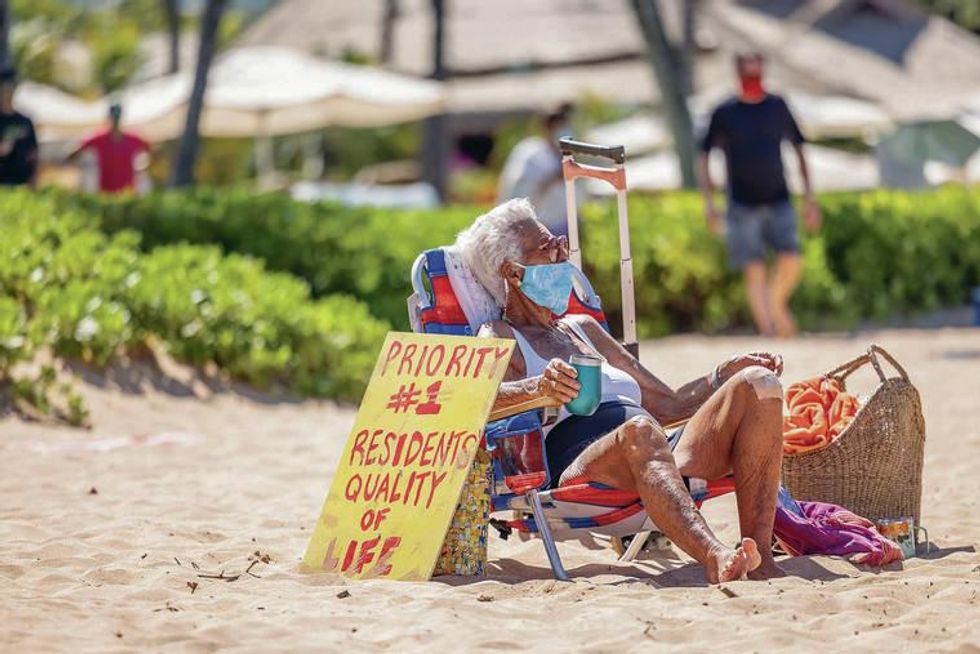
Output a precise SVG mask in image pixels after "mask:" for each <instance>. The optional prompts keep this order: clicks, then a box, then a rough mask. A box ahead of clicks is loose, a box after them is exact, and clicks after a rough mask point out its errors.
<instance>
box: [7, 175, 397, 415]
mask: <svg viewBox="0 0 980 654" xmlns="http://www.w3.org/2000/svg"><path fill="white" fill-rule="evenodd" d="M139 240H140V235H139V234H138V233H137V232H134V231H130V230H121V231H117V232H114V233H111V234H107V233H105V232H104V231H102V230H101V229H100V219H99V216H98V215H97V214H96V213H95V212H86V211H84V210H81V209H79V208H76V209H68V208H66V207H65V205H64V203H63V202H62V203H61V206H60V207H59V206H57V205H56V203H55V202H53V201H52V200H51V199H49V198H44V197H39V196H36V195H30V194H28V193H27V192H12V191H8V192H3V193H0V380H3V379H8V380H9V377H10V374H11V370H12V368H13V366H15V365H16V364H18V363H20V362H24V361H28V360H30V359H31V358H32V357H33V356H34V355H35V354H36V353H37V351H38V350H41V349H50V350H51V351H52V352H53V353H54V354H55V355H57V356H60V357H64V358H81V359H84V360H88V361H91V362H93V363H95V364H105V363H107V362H108V361H109V360H110V359H111V358H112V357H113V356H114V355H115V354H116V353H117V352H119V351H120V349H121V348H126V347H131V346H133V345H136V344H139V343H142V342H144V341H145V340H146V339H147V338H148V337H150V336H153V337H155V338H157V339H159V340H160V341H161V342H162V343H163V344H164V346H165V347H166V348H167V349H168V350H169V351H170V352H171V353H172V354H173V356H174V357H176V358H177V359H178V360H180V361H184V362H187V363H190V364H195V365H201V364H204V363H206V362H214V363H216V364H217V365H218V366H220V367H221V368H222V369H224V370H225V371H227V372H228V373H229V374H230V375H231V376H232V377H234V378H236V379H241V380H244V381H248V382H250V383H253V384H257V385H260V386H268V385H270V384H277V385H282V386H285V387H288V388H290V389H292V390H295V391H297V392H301V393H304V394H309V395H317V396H328V397H338V398H344V399H356V398H358V397H359V396H360V394H361V392H362V391H363V388H364V384H365V382H366V379H367V377H368V375H369V374H370V371H371V368H372V365H373V362H374V358H375V356H376V351H377V348H378V347H380V344H381V341H382V340H383V338H384V334H385V332H386V331H387V330H388V327H389V326H388V324H387V323H385V322H384V321H381V320H378V319H376V318H374V317H373V316H372V315H371V314H370V312H369V311H368V309H367V307H366V306H365V305H364V304H363V303H361V302H358V301H357V300H355V299H353V298H351V297H345V296H339V295H338V296H325V297H322V298H320V299H318V300H313V299H311V297H310V291H309V286H308V284H307V283H306V282H304V281H303V280H301V279H297V278H296V277H294V276H292V275H288V274H285V273H273V272H268V271H267V270H265V266H264V264H263V263H262V262H261V261H260V260H257V259H254V258H251V257H246V256H242V255H234V254H232V255H228V256H225V255H222V253H221V250H220V249H219V248H217V247H215V246H213V245H210V246H200V245H195V246H192V245H183V244H182V245H168V246H163V247H158V248H156V249H154V250H152V251H151V252H149V253H144V252H141V251H140V250H139V248H138V245H139Z"/></svg>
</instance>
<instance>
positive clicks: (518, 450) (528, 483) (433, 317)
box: [408, 139, 734, 580]
mask: <svg viewBox="0 0 980 654" xmlns="http://www.w3.org/2000/svg"><path fill="white" fill-rule="evenodd" d="M560 146H561V152H562V170H563V174H564V177H565V184H566V201H567V203H568V207H567V208H568V236H569V257H570V260H571V261H572V262H573V264H574V267H575V271H576V279H575V287H574V288H573V290H572V293H571V296H570V298H569V305H568V311H567V312H566V315H568V314H588V315H591V316H592V317H594V318H595V319H596V320H597V321H598V322H599V323H600V324H601V325H602V326H603V327H604V328H605V329H606V330H607V331H608V330H609V325H608V323H607V321H606V317H605V314H604V313H603V311H602V304H601V302H600V300H599V297H598V296H597V295H596V294H595V292H594V290H593V289H592V285H591V284H590V283H589V281H588V279H587V278H586V277H585V275H584V273H582V255H581V250H580V246H579V237H578V220H577V208H576V206H575V192H574V183H575V180H576V179H578V178H580V177H591V178H594V179H601V180H603V181H606V182H608V183H610V184H612V186H613V187H614V188H615V189H616V192H617V200H618V209H619V236H620V274H621V284H622V294H623V296H622V299H623V304H622V306H623V335H624V346H625V347H626V348H627V349H628V350H629V351H630V352H631V353H632V354H633V355H634V356H637V355H638V344H637V339H636V318H635V303H634V296H633V270H632V261H631V259H630V244H629V219H628V216H627V207H626V176H625V172H624V167H623V166H624V163H625V152H624V149H623V147H622V146H613V147H607V146H600V145H592V144H587V143H579V142H576V141H571V140H566V139H562V140H561V141H560ZM576 154H586V155H590V156H595V157H602V158H606V159H609V160H611V161H612V162H613V163H614V167H605V166H595V165H585V164H581V163H579V162H577V161H576V160H575V155H576ZM451 256H452V255H451V254H450V253H449V252H447V250H446V249H444V248H436V249H433V250H428V251H426V252H424V253H422V254H421V255H419V257H418V258H417V259H416V261H415V264H414V266H413V267H412V288H413V291H414V293H413V294H412V296H411V297H409V299H408V306H409V319H410V320H411V323H412V328H413V330H414V331H416V332H424V333H429V334H456V335H461V336H472V335H474V333H475V329H474V325H473V323H472V321H471V320H470V318H471V316H467V313H466V312H465V311H464V308H463V306H464V304H461V302H460V299H459V298H458V297H457V294H456V292H455V291H454V288H453V270H457V271H458V270H459V265H460V264H459V262H458V261H453V262H452V265H450V264H449V263H448V262H449V259H450V258H451ZM477 328H478V327H477ZM528 409H530V410H528ZM545 413H546V412H545V411H542V410H541V409H540V408H538V407H533V406H528V407H514V408H512V409H511V410H510V411H509V412H498V413H491V415H490V422H489V423H488V424H487V426H486V429H485V431H484V440H485V446H486V449H487V451H488V452H489V453H490V455H491V462H492V463H491V465H492V469H493V483H492V487H491V505H492V510H493V512H494V513H496V514H499V513H500V512H504V511H511V512H512V517H511V518H509V519H503V518H492V519H491V521H490V522H491V525H493V526H494V527H495V528H496V529H497V530H498V532H499V533H500V535H501V536H502V537H503V538H507V537H508V536H509V535H510V534H511V533H512V532H515V531H516V532H518V533H522V534H537V535H539V536H540V537H541V539H542V541H543V542H544V546H545V550H546V552H547V555H548V560H549V562H550V564H551V568H552V571H553V572H554V575H555V577H556V578H557V579H560V580H567V579H568V574H567V573H566V571H565V569H564V566H563V565H562V562H561V558H560V557H559V555H558V550H557V547H556V546H555V538H556V536H557V537H559V538H565V537H572V538H574V537H577V535H576V533H575V532H576V531H580V530H585V531H588V532H591V533H595V534H603V535H606V536H609V537H611V538H613V539H614V541H618V539H620V538H622V537H626V536H633V539H632V541H631V542H630V545H629V547H628V548H622V547H621V546H620V548H619V549H620V551H621V556H620V560H622V561H631V560H632V559H633V558H634V557H635V556H636V555H637V554H638V553H639V551H640V550H641V549H642V547H643V545H644V544H645V542H646V541H647V539H648V537H649V536H650V534H651V533H652V532H653V531H654V530H655V529H656V526H655V525H654V524H653V522H652V521H651V520H650V518H649V516H648V515H647V513H646V511H645V510H644V508H643V504H642V502H641V501H640V497H639V496H638V495H637V494H636V493H632V492H628V491H623V490H619V489H615V488H611V487H609V486H606V485H604V484H600V483H597V482H593V481H590V480H588V479H585V478H580V479H573V480H570V482H568V483H565V484H563V485H562V486H560V487H557V488H552V487H551V482H552V479H551V473H550V471H549V470H548V462H547V458H546V456H545V446H544V432H543V424H544V423H543V420H545V419H546V416H545ZM688 483H689V488H690V490H691V494H692V497H693V498H694V500H695V501H696V502H697V503H698V504H699V505H700V503H701V502H703V501H704V500H706V499H708V498H710V497H715V496H717V495H721V494H724V493H727V492H730V491H732V490H734V485H733V483H732V480H731V479H730V478H728V479H724V480H719V481H712V482H705V481H704V480H698V479H692V480H690V481H689V482H688ZM620 542H621V541H620Z"/></svg>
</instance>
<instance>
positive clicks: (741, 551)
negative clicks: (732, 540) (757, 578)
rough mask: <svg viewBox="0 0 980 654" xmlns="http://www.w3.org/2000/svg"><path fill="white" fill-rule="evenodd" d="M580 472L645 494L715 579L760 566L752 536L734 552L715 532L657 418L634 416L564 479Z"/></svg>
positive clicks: (664, 527)
mask: <svg viewBox="0 0 980 654" xmlns="http://www.w3.org/2000/svg"><path fill="white" fill-rule="evenodd" d="M580 475H585V476H587V477H588V478H589V479H591V480H593V481H597V482H601V483H604V484H608V485H609V486H613V487H615V488H620V489H623V490H632V491H634V492H636V493H637V494H639V496H640V498H641V499H642V500H643V506H644V508H646V511H647V513H648V514H649V515H650V517H651V518H652V519H653V521H654V522H655V523H656V524H657V527H658V528H659V529H660V530H661V531H662V532H663V533H664V534H665V535H666V536H667V537H668V538H670V539H671V540H672V541H673V542H674V543H676V544H677V545H678V547H680V548H681V549H682V550H684V551H685V552H687V553H688V554H689V555H691V556H692V557H694V559H695V560H697V561H698V562H699V563H701V564H702V565H703V566H704V567H705V570H706V571H707V575H708V580H709V581H710V582H711V583H718V582H722V581H730V580H732V579H739V578H742V577H743V576H745V575H746V574H747V573H748V572H750V571H751V570H753V569H754V568H756V567H758V565H759V564H760V558H759V553H758V549H757V547H756V544H755V542H754V541H752V540H751V539H748V538H746V539H744V540H743V542H742V545H741V546H740V547H738V548H736V549H734V550H733V549H732V548H730V547H726V546H725V545H723V544H722V543H721V542H720V541H719V540H718V539H717V538H715V536H714V534H713V533H711V530H710V529H709V528H708V525H707V523H705V521H704V518H703V517H701V513H700V512H699V511H698V510H697V507H696V506H695V505H694V501H693V500H692V499H691V495H690V493H689V492H688V490H687V487H686V486H685V485H684V481H683V480H682V479H681V473H680V472H679V471H678V469H677V465H676V464H675V463H674V457H673V455H672V453H671V451H670V446H669V445H668V444H667V437H666V435H665V434H664V431H663V429H662V428H661V427H660V425H658V424H657V423H656V422H655V421H654V420H653V419H652V418H649V417H646V416H641V417H636V418H632V419H630V420H628V421H627V422H626V423H625V424H623V425H622V426H621V427H619V428H618V429H616V430H615V431H614V432H612V433H610V434H606V435H605V436H603V437H602V438H600V439H599V440H598V441H596V442H595V443H592V445H590V446H589V447H588V448H587V449H586V450H585V451H583V452H582V454H580V455H579V456H578V458H576V459H575V461H574V462H573V463H572V465H571V466H569V468H568V469H567V470H565V472H564V473H563V474H562V480H568V479H572V478H574V477H577V476H580ZM766 545H767V546H768V542H767V543H766Z"/></svg>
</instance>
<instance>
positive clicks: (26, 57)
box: [10, 20, 62, 84]
mask: <svg viewBox="0 0 980 654" xmlns="http://www.w3.org/2000/svg"><path fill="white" fill-rule="evenodd" d="M61 38H62V32H61V30H60V29H58V28H57V27H55V26H53V25H51V24H49V23H46V22H45V21H43V20H32V21H29V22H25V23H17V24H15V25H13V27H12V28H11V30H10V52H11V56H12V57H13V60H14V67H15V68H16V69H17V71H18V74H19V75H21V76H22V77H24V78H26V79H30V80H34V81H35V82H39V83H41V84H55V82H56V78H57V71H56V68H57V65H56V60H57V54H58V44H59V41H60V40H61Z"/></svg>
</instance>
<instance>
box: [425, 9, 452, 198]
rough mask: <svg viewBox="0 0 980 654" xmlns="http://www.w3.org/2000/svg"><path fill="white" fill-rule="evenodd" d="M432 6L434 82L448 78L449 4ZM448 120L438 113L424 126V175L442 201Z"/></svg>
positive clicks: (445, 116)
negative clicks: (447, 7)
mask: <svg viewBox="0 0 980 654" xmlns="http://www.w3.org/2000/svg"><path fill="white" fill-rule="evenodd" d="M431 3H432V18H433V30H432V75H431V76H430V77H431V78H432V79H435V80H444V79H446V78H447V77H448V71H447V69H446V5H447V4H448V2H447V0H431ZM448 131H449V117H448V116H447V115H446V114H437V115H435V116H430V117H429V118H426V119H425V122H424V123H423V125H422V132H423V133H422V176H423V178H424V179H425V181H427V182H429V183H430V184H432V186H433V188H435V190H436V192H437V193H438V194H439V198H440V199H442V200H445V199H446V192H447V190H448V189H447V187H448V176H449V175H448V173H449V171H448V165H449V163H448V162H449V135H448Z"/></svg>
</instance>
